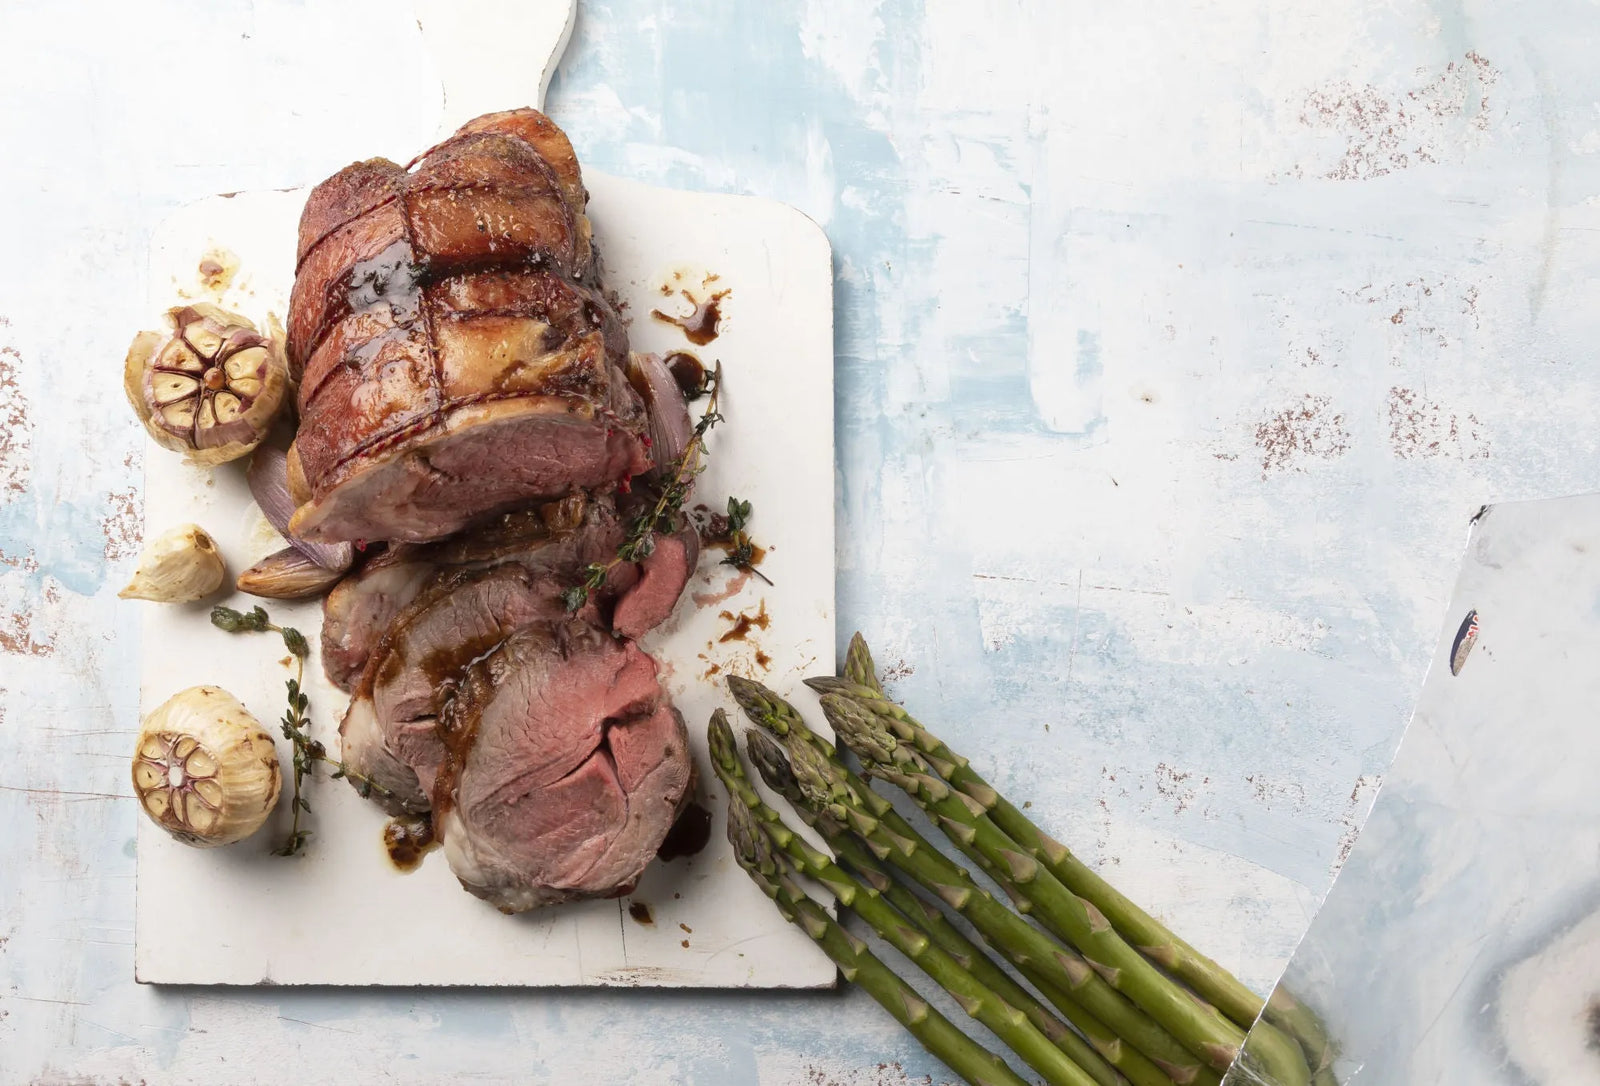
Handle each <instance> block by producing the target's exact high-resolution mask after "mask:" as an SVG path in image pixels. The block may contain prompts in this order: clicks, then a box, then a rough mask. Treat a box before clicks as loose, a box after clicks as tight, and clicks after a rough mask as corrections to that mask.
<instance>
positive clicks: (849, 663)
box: [843, 632, 883, 694]
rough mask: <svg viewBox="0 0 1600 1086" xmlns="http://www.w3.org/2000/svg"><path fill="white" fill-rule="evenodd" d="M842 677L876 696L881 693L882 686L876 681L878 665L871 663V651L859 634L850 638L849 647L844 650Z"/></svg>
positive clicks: (865, 640)
mask: <svg viewBox="0 0 1600 1086" xmlns="http://www.w3.org/2000/svg"><path fill="white" fill-rule="evenodd" d="M843 675H844V677H845V678H846V679H847V680H848V681H850V682H853V683H856V684H857V685H860V686H864V687H866V688H867V689H868V690H871V691H873V692H874V693H876V694H882V693H883V684H882V683H881V682H879V681H878V665H877V664H876V663H874V662H873V659H872V650H871V649H869V648H867V639H866V638H864V637H862V636H861V634H860V633H859V632H857V633H856V634H855V635H854V636H852V637H851V638H850V647H849V648H847V649H845V650H844V672H843Z"/></svg>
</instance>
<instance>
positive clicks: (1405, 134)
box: [1290, 51, 1500, 181]
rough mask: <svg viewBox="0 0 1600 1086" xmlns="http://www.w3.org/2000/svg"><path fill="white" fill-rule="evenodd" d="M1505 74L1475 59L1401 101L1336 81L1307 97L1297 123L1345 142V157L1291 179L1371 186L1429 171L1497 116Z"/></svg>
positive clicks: (1455, 64) (1450, 66)
mask: <svg viewBox="0 0 1600 1086" xmlns="http://www.w3.org/2000/svg"><path fill="white" fill-rule="evenodd" d="M1499 78H1500V73H1499V71H1498V70H1496V69H1495V67H1494V66H1493V65H1492V64H1490V63H1489V62H1488V61H1487V60H1486V59H1484V57H1483V56H1482V55H1481V54H1479V53H1477V52H1470V51H1469V52H1468V53H1467V54H1466V55H1465V56H1464V57H1463V58H1462V59H1461V60H1459V61H1450V62H1449V63H1447V64H1446V65H1445V67H1444V70H1443V71H1442V72H1440V73H1439V74H1438V75H1437V76H1435V77H1434V78H1433V79H1431V80H1429V81H1428V82H1427V83H1424V84H1423V85H1422V86H1420V87H1416V88H1414V89H1412V90H1409V91H1406V92H1404V93H1402V94H1392V93H1391V92H1389V91H1388V90H1386V89H1385V88H1381V87H1377V86H1374V85H1372V84H1370V83H1368V84H1363V85H1357V84H1354V83H1351V82H1350V81H1348V80H1343V79H1341V80H1334V81H1332V82H1329V83H1325V84H1323V85H1322V86H1320V87H1317V88H1315V89H1313V90H1311V91H1310V92H1308V93H1307V94H1306V96H1305V98H1304V100H1303V102H1302V106H1301V112H1300V123H1301V124H1303V125H1305V126H1306V127H1307V128H1310V129H1313V130H1319V131H1326V132H1332V133H1335V134H1336V135H1338V136H1339V137H1342V139H1343V140H1344V153H1343V154H1342V155H1341V156H1340V157H1339V159H1338V161H1336V162H1334V163H1333V164H1332V165H1331V166H1328V167H1326V168H1325V169H1319V168H1318V167H1316V166H1312V167H1310V168H1309V169H1307V168H1306V167H1304V166H1296V167H1295V168H1294V169H1293V170H1292V171H1290V172H1291V174H1292V175H1293V176H1297V177H1300V176H1305V175H1306V174H1307V173H1310V174H1312V175H1317V174H1320V176H1322V177H1325V178H1327V179H1329V180H1332V181H1366V180H1371V179H1372V178H1375V177H1382V176H1384V175H1385V174H1390V173H1394V172H1396V171H1399V170H1404V169H1408V168H1410V167H1412V166H1419V165H1432V164H1435V163H1438V162H1439V161H1440V160H1441V159H1442V158H1445V157H1449V156H1450V155H1452V154H1455V153H1458V152H1459V149H1460V148H1461V147H1462V146H1469V147H1470V146H1471V145H1472V143H1471V136H1472V135H1473V134H1476V133H1482V132H1487V131H1488V130H1489V128H1490V126H1491V124H1492V123H1493V122H1494V119H1495V117H1496V111H1495V109H1494V108H1493V106H1492V103H1491V101H1490V92H1491V91H1492V90H1493V89H1494V86H1495V84H1496V83H1497V82H1498V81H1499Z"/></svg>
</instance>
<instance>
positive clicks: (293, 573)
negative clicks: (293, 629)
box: [234, 547, 344, 600]
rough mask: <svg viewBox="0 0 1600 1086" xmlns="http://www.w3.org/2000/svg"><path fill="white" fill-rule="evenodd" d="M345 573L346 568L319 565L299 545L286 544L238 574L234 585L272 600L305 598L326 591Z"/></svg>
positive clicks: (242, 590) (241, 589)
mask: <svg viewBox="0 0 1600 1086" xmlns="http://www.w3.org/2000/svg"><path fill="white" fill-rule="evenodd" d="M343 576H344V571H343V570H338V569H328V568H326V567H324V566H320V565H318V564H317V563H316V562H313V561H312V560H311V559H310V558H309V557H308V556H306V555H305V554H302V553H301V552H300V551H299V550H298V549H296V548H294V547H285V548H284V549H283V550H281V551H273V552H272V553H271V554H269V555H267V556H266V557H265V558H263V559H262V560H261V561H259V562H257V563H256V564H255V565H253V566H251V567H250V568H249V569H247V570H245V571H244V572H243V573H241V574H239V579H238V580H237V581H235V582H234V587H235V588H237V589H238V590H239V591H240V592H247V593H249V594H250V595H252V596H262V597H265V598H266V599H269V600H303V599H309V598H311V597H312V596H321V595H323V594H325V593H326V592H327V591H328V590H329V589H330V588H332V587H333V586H334V585H336V584H338V583H339V580H340V578H342V577H343Z"/></svg>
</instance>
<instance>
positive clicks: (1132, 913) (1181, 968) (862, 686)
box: [807, 633, 1262, 1030]
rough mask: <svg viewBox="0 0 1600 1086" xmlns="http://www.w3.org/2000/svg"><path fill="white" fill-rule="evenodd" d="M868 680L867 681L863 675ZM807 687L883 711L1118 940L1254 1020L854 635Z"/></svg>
mask: <svg viewBox="0 0 1600 1086" xmlns="http://www.w3.org/2000/svg"><path fill="white" fill-rule="evenodd" d="M869 678H870V679H871V681H867V680H868V679H869ZM807 685H809V686H811V687H812V688H813V689H814V690H818V691H819V692H823V693H837V694H840V695H841V696H844V697H848V698H850V699H851V700H852V701H854V702H856V703H857V704H858V705H860V706H861V707H862V708H865V709H868V710H870V711H871V712H873V713H874V714H876V715H878V716H881V717H883V718H884V720H885V721H886V722H887V723H888V725H889V727H890V728H891V729H892V730H893V731H894V733H895V734H896V736H898V737H899V738H900V739H901V740H902V741H903V742H907V743H910V744H911V745H912V746H913V747H915V748H916V749H917V751H918V752H919V753H920V754H922V756H923V757H924V759H926V761H927V762H928V764H929V766H930V767H932V768H933V769H934V770H935V771H937V772H938V773H939V775H940V776H941V777H942V778H943V779H944V780H945V781H946V782H947V783H949V784H950V786H951V787H953V788H957V789H960V790H961V791H962V792H964V793H966V794H967V795H968V796H970V797H972V798H973V799H975V800H977V801H978V802H979V803H981V804H982V805H983V807H984V809H985V811H986V812H987V814H988V816H989V817H990V818H991V819H993V820H994V823H995V825H996V826H998V827H999V828H1000V829H1001V830H1002V831H1003V832H1004V833H1005V834H1006V835H1007V836H1009V837H1010V838H1011V839H1012V840H1013V841H1015V842H1016V843H1017V845H1018V846H1019V847H1020V848H1021V850H1022V851H1023V852H1025V853H1026V854H1027V855H1029V856H1032V857H1033V858H1034V859H1036V860H1038V861H1039V862H1040V863H1042V864H1043V865H1044V866H1045V868H1046V869H1047V870H1049V872H1050V873H1051V874H1052V875H1054V876H1055V877H1056V878H1057V879H1058V880H1059V881H1060V882H1061V883H1062V884H1063V885H1065V886H1066V887H1067V888H1068V889H1070V890H1071V891H1072V892H1073V893H1074V894H1077V895H1078V896H1079V897H1081V898H1083V900H1085V901H1087V902H1089V903H1090V904H1091V905H1093V906H1094V907H1095V908H1097V909H1099V910H1100V912H1101V913H1102V914H1104V915H1105V917H1106V919H1107V920H1109V921H1110V922H1111V924H1112V926H1113V927H1115V928H1116V929H1117V931H1118V932H1119V933H1120V934H1121V935H1122V936H1123V938H1125V939H1126V940H1127V941H1128V942H1130V943H1132V944H1133V945H1134V946H1136V947H1138V948H1139V950H1140V951H1141V952H1142V953H1144V954H1145V955H1146V956H1148V957H1149V958H1151V959H1152V960H1153V961H1155V962H1156V963H1157V964H1158V965H1160V966H1161V967H1162V968H1163V969H1164V970H1166V971H1167V972H1168V973H1171V974H1172V975H1173V976H1175V977H1177V978H1178V979H1179V980H1181V981H1183V982H1184V983H1185V984H1187V985H1188V986H1189V987H1190V988H1193V989H1194V991H1195V993H1196V994H1198V995H1199V996H1200V997H1201V998H1203V999H1205V1000H1206V1001H1207V1002H1209V1003H1211V1004H1212V1005H1213V1006H1215V1007H1216V1008H1217V1009H1218V1010H1220V1011H1221V1012H1222V1013H1223V1014H1225V1015H1227V1016H1228V1017H1229V1018H1230V1019H1232V1021H1233V1022H1234V1024H1235V1025H1237V1026H1238V1027H1239V1028H1240V1029H1243V1030H1248V1029H1249V1028H1250V1027H1251V1026H1252V1025H1254V1024H1255V1021H1256V1019H1257V1018H1259V1017H1260V1015H1261V1010H1262V1000H1261V997H1260V996H1258V995H1256V994H1255V993H1254V992H1252V991H1251V990H1250V989H1249V988H1247V987H1246V986H1245V985H1244V984H1242V983H1241V982H1240V981H1239V980H1238V978H1236V977H1235V976H1234V975H1233V974H1232V973H1230V972H1228V971H1227V970H1226V969H1224V968H1223V967H1222V966H1220V965H1218V964H1217V963H1216V962H1214V961H1212V960H1211V959H1210V958H1208V957H1206V956H1205V955H1204V954H1202V953H1200V952H1199V951H1198V950H1196V949H1195V948H1194V947H1192V946H1190V945H1189V944H1188V943H1186V942H1184V941H1183V940H1182V939H1180V938H1179V937H1178V936H1176V935H1174V934H1173V933H1172V932H1171V931H1170V930H1168V928H1167V927H1166V926H1165V925H1163V924H1162V923H1161V922H1160V921H1158V920H1156V919H1155V918H1154V917H1152V916H1151V915H1150V914H1149V913H1147V912H1145V911H1144V910H1143V909H1141V908H1140V907H1139V906H1138V905H1137V904H1136V903H1134V902H1133V901H1131V900H1129V899H1128V898H1127V897H1124V896H1123V895H1122V894H1121V893H1120V892H1119V891H1118V890H1117V889H1116V888H1115V887H1114V886H1112V885H1111V884H1110V883H1108V882H1106V881H1105V879H1103V878H1101V877H1100V875H1099V874H1098V873H1097V872H1096V871H1095V870H1094V869H1093V868H1091V867H1089V866H1088V865H1087V864H1085V863H1084V862H1083V861H1081V860H1079V859H1078V858H1077V857H1076V856H1075V855H1073V854H1072V852H1071V850H1070V849H1068V848H1067V847H1066V846H1065V845H1063V844H1061V843H1060V842H1059V841H1056V840H1055V839H1053V838H1052V837H1050V835H1049V834H1047V833H1045V832H1044V831H1043V830H1041V829H1039V827H1038V826H1037V825H1035V824H1034V822H1033V820H1032V819H1030V818H1029V817H1028V816H1027V815H1025V814H1023V813H1022V811H1020V810H1018V809H1017V808H1016V807H1015V806H1013V805H1012V804H1011V803H1010V802H1008V801H1007V800H1006V798H1005V797H1004V796H1002V795H1000V793H999V792H997V791H995V789H993V788H991V787H990V786H989V784H988V782H987V781H985V780H984V779H983V778H982V777H981V776H979V775H978V773H977V772H976V771H975V770H974V769H973V768H972V767H971V765H970V764H968V762H967V760H966V759H965V758H963V757H961V756H960V755H958V754H956V753H955V752H954V751H952V750H951V749H950V748H949V747H947V746H946V745H945V744H944V743H943V742H941V741H940V740H939V739H938V738H937V737H936V736H935V735H934V734H933V733H932V732H930V731H928V729H926V728H924V727H923V726H922V725H921V724H920V723H919V722H918V721H917V720H916V718H915V717H913V716H912V715H911V714H910V713H909V712H907V711H906V710H905V708H904V707H902V706H900V705H898V704H896V703H895V702H894V701H892V700H890V699H889V698H888V697H886V696H885V695H884V693H883V688H882V687H881V686H880V685H879V684H878V681H877V672H876V668H875V666H874V664H873V663H872V654H871V651H870V650H869V649H868V648H867V643H866V641H865V640H864V639H863V638H862V637H861V635H860V634H859V633H858V634H856V635H855V636H854V637H852V638H851V639H850V648H849V650H848V651H847V653H846V655H845V678H844V679H843V680H838V679H812V680H808V681H807Z"/></svg>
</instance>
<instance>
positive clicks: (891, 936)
mask: <svg viewBox="0 0 1600 1086" xmlns="http://www.w3.org/2000/svg"><path fill="white" fill-rule="evenodd" d="M709 739H710V748H711V762H712V768H713V769H715V771H716V774H717V777H718V778H719V779H720V780H721V781H722V783H723V785H724V787H726V788H727V789H728V796H729V802H730V804H739V803H743V804H744V806H745V807H746V808H747V809H748V811H749V814H750V815H752V816H754V819H755V821H756V823H757V825H758V826H759V827H760V829H761V831H762V832H764V833H765V834H766V835H767V837H768V838H769V839H770V841H771V843H772V844H773V846H774V847H776V848H777V849H778V850H779V851H781V852H783V853H785V854H787V857H788V861H789V863H790V864H791V865H793V866H794V867H796V868H798V869H799V870H800V871H801V872H803V873H805V874H807V875H809V876H811V877H812V878H814V879H816V880H817V881H818V882H820V883H822V885H824V886H826V887H827V888H828V889H829V890H830V891H831V892H832V893H833V895H834V897H835V898H837V899H838V902H839V904H840V905H843V906H844V907H846V908H848V909H851V910H853V911H854V912H855V914H856V915H857V916H859V917H860V918H861V919H862V920H864V921H866V922H867V924H868V925H870V926H871V927H872V929H873V930H874V931H876V932H877V933H878V934H879V935H880V936H881V937H882V938H883V939H884V940H885V941H887V942H888V943H889V945H891V946H893V947H894V948H895V949H896V950H898V951H900V953H902V954H904V955H905V956H906V957H907V958H909V959H910V960H911V961H912V963H914V964H915V965H916V966H917V967H918V968H919V969H921V970H922V971H923V972H924V973H927V974H928V976H930V977H932V978H933V979H934V980H935V981H937V982H938V984H939V986H940V987H942V988H943V989H944V990H945V991H947V992H949V993H950V995H951V996H952V997H953V998H954V999H955V1000H956V1002H957V1003H959V1004H960V1005H961V1008H962V1010H964V1011H966V1012H967V1013H968V1014H969V1015H971V1016H972V1017H973V1018H975V1019H977V1020H978V1021H979V1022H982V1023H983V1024H984V1025H985V1026H988V1027H989V1028H990V1029H991V1030H993V1031H994V1034H995V1036H997V1037H999V1038H1000V1039H1001V1040H1003V1041H1005V1042H1006V1043H1007V1044H1009V1045H1010V1046H1011V1049H1012V1051H1014V1052H1015V1053H1016V1054H1017V1055H1018V1056H1020V1057H1022V1060H1023V1062H1024V1063H1026V1064H1027V1065H1028V1066H1029V1067H1032V1068H1033V1069H1034V1070H1035V1071H1038V1072H1039V1073H1040V1074H1042V1075H1044V1076H1045V1080H1046V1081H1047V1082H1048V1083H1050V1084H1051V1086H1102V1084H1100V1083H1097V1082H1096V1080H1095V1079H1094V1078H1093V1077H1092V1076H1090V1075H1089V1074H1088V1073H1087V1072H1085V1071H1084V1070H1083V1068H1082V1067H1081V1066H1080V1065H1079V1064H1078V1063H1077V1062H1076V1061H1074V1060H1073V1059H1072V1058H1071V1057H1070V1056H1068V1055H1067V1054H1066V1053H1065V1052H1063V1051H1062V1050H1061V1049H1060V1048H1058V1047H1056V1045H1054V1044H1053V1043H1052V1042H1051V1040H1050V1039H1049V1038H1048V1037H1046V1036H1045V1035H1044V1034H1043V1033H1042V1032H1040V1031H1039V1029H1038V1028H1037V1027H1035V1026H1034V1025H1033V1023H1032V1022H1030V1021H1029V1020H1028V1017H1027V1015H1026V1014H1024V1013H1023V1012H1022V1011H1021V1010H1020V1009H1019V1008H1017V1007H1014V1006H1012V1005H1011V1004H1010V1003H1008V1002H1006V1001H1005V1000H1004V999H1002V998H1001V997H1000V995H999V994H998V993H996V992H995V991H994V990H993V989H991V988H989V987H988V986H986V985H984V984H983V983H982V982H981V981H979V980H978V979H977V978H976V977H975V976H973V974H972V972H971V970H969V969H968V968H966V967H965V966H964V965H962V964H961V963H960V962H958V961H956V959H955V958H953V957H951V956H950V955H949V954H948V953H946V952H945V950H944V949H943V948H942V947H940V946H939V945H938V944H937V943H935V942H934V941H933V940H932V939H931V938H930V937H929V936H928V935H927V933H925V932H923V931H922V930H921V929H919V928H918V927H917V926H916V925H915V924H914V923H912V922H911V921H910V919H909V918H908V917H906V916H904V915H902V914H901V913H900V912H899V911H898V910H896V909H895V908H893V907H892V906H891V905H889V904H888V903H887V902H885V901H884V900H883V899H882V898H881V896H880V895H879V893H878V891H877V890H874V889H873V888H871V887H869V886H866V885H864V884H863V883H862V882H861V881H860V880H859V879H857V878H855V877H854V876H853V875H851V874H850V873H849V872H847V871H845V870H844V869H843V868H841V867H839V866H838V865H837V864H835V863H834V862H833V860H832V859H831V858H830V857H829V856H828V855H827V854H826V853H824V852H821V851H819V850H818V849H815V848H813V847H812V846H811V845H810V844H809V843H808V842H806V841H805V839H804V838H802V837H800V836H799V835H798V834H796V833H795V832H794V831H793V830H792V829H790V828H789V827H788V826H787V825H786V824H785V823H784V821H783V816H782V815H780V814H779V813H778V812H777V811H776V810H774V809H773V808H772V807H770V806H768V805H767V803H766V801H765V800H763V799H762V798H761V796H760V794H759V793H758V792H756V790H755V789H754V788H753V787H752V786H751V784H750V780H749V778H748V777H746V776H745V772H744V766H743V764H742V763H741V762H740V761H739V753H738V750H737V748H736V747H735V745H734V739H733V729H732V728H730V727H729V726H728V718H727V716H726V715H725V714H723V712H722V711H721V710H718V711H717V712H716V713H714V714H712V717H711V723H710V727H709ZM1081 1043H1082V1042H1081V1041H1080V1044H1081ZM1085 1049H1086V1050H1087V1051H1089V1055H1091V1056H1093V1055H1094V1053H1093V1051H1092V1050H1088V1049H1087V1046H1085ZM1096 1062H1097V1063H1099V1062H1101V1061H1099V1059H1098V1057H1096ZM1118 1081H1119V1080H1113V1084H1112V1086H1117V1082H1118ZM1123 1086H1125V1082H1124V1083H1123Z"/></svg>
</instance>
